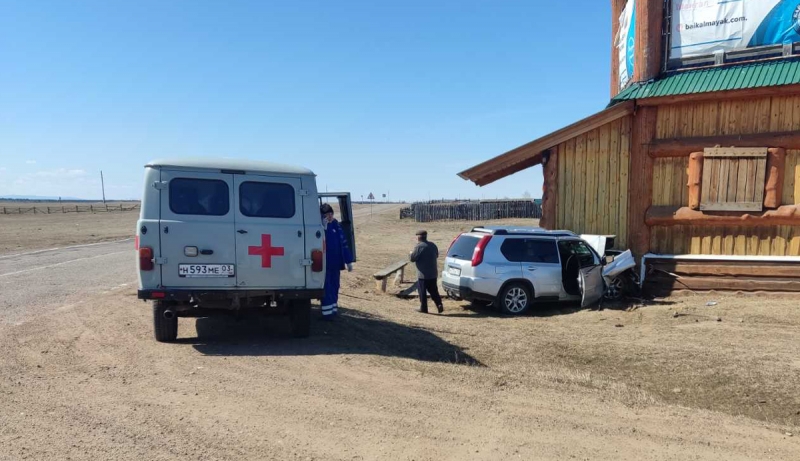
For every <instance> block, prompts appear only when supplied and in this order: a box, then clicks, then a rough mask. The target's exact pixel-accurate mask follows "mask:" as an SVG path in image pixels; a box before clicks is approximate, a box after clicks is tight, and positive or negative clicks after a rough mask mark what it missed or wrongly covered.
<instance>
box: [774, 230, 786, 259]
mask: <svg viewBox="0 0 800 461" xmlns="http://www.w3.org/2000/svg"><path fill="white" fill-rule="evenodd" d="M776 230H777V233H776V234H775V236H774V237H773V238H772V250H770V255H772V256H786V234H787V233H788V226H778V227H777V229H776Z"/></svg>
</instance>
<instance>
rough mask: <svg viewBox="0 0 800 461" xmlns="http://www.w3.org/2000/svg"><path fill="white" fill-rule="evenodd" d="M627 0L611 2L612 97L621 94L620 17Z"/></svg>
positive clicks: (613, 0) (612, 0)
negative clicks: (618, 42)
mask: <svg viewBox="0 0 800 461" xmlns="http://www.w3.org/2000/svg"><path fill="white" fill-rule="evenodd" d="M626 1H627V0H611V97H612V98H613V97H614V96H616V95H618V94H619V91H620V88H619V50H618V49H617V34H619V16H620V15H621V14H622V10H623V9H624V8H625V3H626Z"/></svg>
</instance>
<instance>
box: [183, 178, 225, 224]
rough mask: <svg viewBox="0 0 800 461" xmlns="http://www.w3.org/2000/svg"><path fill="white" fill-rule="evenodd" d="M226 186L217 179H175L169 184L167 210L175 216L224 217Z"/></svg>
mask: <svg viewBox="0 0 800 461" xmlns="http://www.w3.org/2000/svg"><path fill="white" fill-rule="evenodd" d="M229 197H230V196H229V194H228V184H227V183H226V182H225V181H220V180H217V179H197V178H175V179H173V180H171V181H170V182H169V209H170V210H172V212H173V213H175V214H193V215H206V216H225V215H226V214H228V211H229V210H230V207H231V205H230V200H229Z"/></svg>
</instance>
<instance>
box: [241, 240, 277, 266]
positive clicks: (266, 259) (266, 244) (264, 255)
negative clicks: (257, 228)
mask: <svg viewBox="0 0 800 461" xmlns="http://www.w3.org/2000/svg"><path fill="white" fill-rule="evenodd" d="M247 254H249V255H250V256H256V255H261V267H272V257H273V256H283V247H273V246H272V236H271V235H269V234H261V246H260V247H247Z"/></svg>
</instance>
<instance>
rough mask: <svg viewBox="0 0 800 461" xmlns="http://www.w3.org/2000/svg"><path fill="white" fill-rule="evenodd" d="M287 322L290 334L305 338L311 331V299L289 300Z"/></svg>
mask: <svg viewBox="0 0 800 461" xmlns="http://www.w3.org/2000/svg"><path fill="white" fill-rule="evenodd" d="M289 323H290V324H291V328H292V336H294V337H295V338H307V337H308V335H309V334H310V333H311V300H310V299H296V300H294V301H290V302H289Z"/></svg>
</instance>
